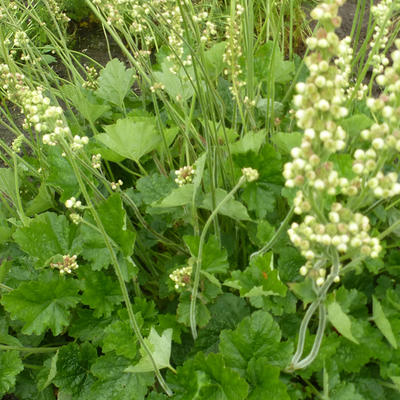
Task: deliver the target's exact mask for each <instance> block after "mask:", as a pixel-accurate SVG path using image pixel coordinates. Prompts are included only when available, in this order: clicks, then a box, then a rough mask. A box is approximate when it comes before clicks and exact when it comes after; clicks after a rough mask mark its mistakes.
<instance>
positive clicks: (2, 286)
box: [0, 282, 14, 292]
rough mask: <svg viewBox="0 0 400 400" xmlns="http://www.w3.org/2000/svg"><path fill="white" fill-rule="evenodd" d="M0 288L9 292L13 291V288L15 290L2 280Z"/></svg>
mask: <svg viewBox="0 0 400 400" xmlns="http://www.w3.org/2000/svg"><path fill="white" fill-rule="evenodd" d="M0 289H3V290H7V292H11V291H12V290H14V289H13V288H11V287H10V286H7V285H5V284H4V283H1V282H0Z"/></svg>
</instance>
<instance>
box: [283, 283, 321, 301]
mask: <svg viewBox="0 0 400 400" xmlns="http://www.w3.org/2000/svg"><path fill="white" fill-rule="evenodd" d="M288 286H289V288H290V290H291V291H292V292H293V293H294V294H295V295H296V296H297V297H298V298H299V299H300V300H302V301H303V303H304V304H305V305H307V304H309V303H311V302H313V301H314V300H315V299H316V298H317V295H316V294H315V291H314V287H313V286H314V285H313V281H312V280H311V278H306V279H304V281H302V282H294V283H288Z"/></svg>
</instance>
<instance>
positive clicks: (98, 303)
mask: <svg viewBox="0 0 400 400" xmlns="http://www.w3.org/2000/svg"><path fill="white" fill-rule="evenodd" d="M79 278H80V281H81V283H82V287H81V289H82V290H83V295H82V297H81V301H82V303H83V304H86V305H88V306H89V307H91V308H92V309H94V312H93V315H94V316H95V317H96V318H99V317H101V316H103V315H104V316H105V317H109V316H110V315H111V313H112V311H113V310H114V308H115V306H116V305H118V304H120V303H121V302H122V301H123V298H122V295H121V290H120V287H119V285H118V282H117V281H116V279H115V277H111V276H108V275H106V274H105V273H102V272H94V271H92V270H89V269H87V268H81V269H80V270H79Z"/></svg>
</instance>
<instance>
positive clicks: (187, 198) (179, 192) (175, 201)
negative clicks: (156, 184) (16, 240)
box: [152, 183, 195, 208]
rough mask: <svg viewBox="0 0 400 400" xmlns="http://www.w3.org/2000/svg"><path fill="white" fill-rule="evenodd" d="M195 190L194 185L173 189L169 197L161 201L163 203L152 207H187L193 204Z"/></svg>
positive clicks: (189, 184)
mask: <svg viewBox="0 0 400 400" xmlns="http://www.w3.org/2000/svg"><path fill="white" fill-rule="evenodd" d="M194 190H195V187H194V185H193V184H192V183H188V184H186V185H184V186H181V187H178V188H175V189H173V190H172V192H171V193H170V194H169V195H167V196H166V197H165V198H164V199H163V200H161V202H155V203H153V204H152V206H153V207H161V208H169V207H181V206H185V205H187V204H190V203H191V202H192V200H193V193H194Z"/></svg>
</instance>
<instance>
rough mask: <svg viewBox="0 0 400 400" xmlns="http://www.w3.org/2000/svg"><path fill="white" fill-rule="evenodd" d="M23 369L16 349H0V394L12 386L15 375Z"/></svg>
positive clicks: (6, 391)
mask: <svg viewBox="0 0 400 400" xmlns="http://www.w3.org/2000/svg"><path fill="white" fill-rule="evenodd" d="M23 369H24V365H23V364H22V361H21V359H20V358H19V354H18V352H17V351H0V396H3V395H5V394H6V393H8V392H9V391H10V390H11V389H12V388H13V387H14V386H15V381H16V376H17V375H18V374H19V373H20V372H21V371H22V370H23Z"/></svg>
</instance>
